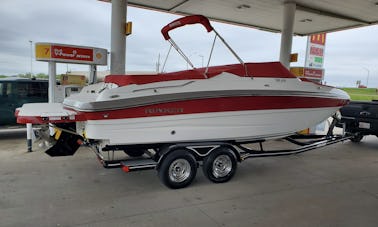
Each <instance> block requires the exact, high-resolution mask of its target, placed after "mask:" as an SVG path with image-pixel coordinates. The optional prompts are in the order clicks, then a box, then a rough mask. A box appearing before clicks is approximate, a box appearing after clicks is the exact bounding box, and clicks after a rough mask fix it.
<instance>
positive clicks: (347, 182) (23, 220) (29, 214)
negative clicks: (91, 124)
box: [0, 133, 378, 227]
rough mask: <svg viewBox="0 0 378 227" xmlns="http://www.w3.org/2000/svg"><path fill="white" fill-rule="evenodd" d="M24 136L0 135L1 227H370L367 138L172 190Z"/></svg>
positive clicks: (371, 146) (249, 165) (148, 175)
mask: <svg viewBox="0 0 378 227" xmlns="http://www.w3.org/2000/svg"><path fill="white" fill-rule="evenodd" d="M23 134H24V133H20V135H17V134H16V135H14V136H9V135H7V136H3V135H0V226H180V227H183V226H230V227H235V226H353V227H355V226H378V138H376V137H373V136H369V137H366V138H365V139H364V140H363V141H362V143H360V144H354V143H351V142H344V143H340V144H335V145H331V146H328V147H323V148H320V149H318V150H314V151H310V152H307V153H303V154H300V155H295V156H287V157H273V158H258V159H250V160H247V161H245V162H243V163H241V164H240V165H239V166H238V170H237V173H236V175H235V177H234V178H233V179H232V180H231V181H230V182H228V183H224V184H214V183H211V182H210V181H208V180H207V179H206V178H205V177H204V176H203V174H202V170H201V169H198V174H197V178H196V179H195V181H194V182H193V184H192V185H190V186H189V187H188V188H185V189H180V190H171V189H168V188H166V187H165V186H164V185H162V184H161V183H160V181H159V179H158V177H157V174H156V171H154V170H147V171H140V172H133V173H128V174H127V173H124V172H122V171H121V170H120V169H110V170H109V169H104V168H103V167H102V166H101V165H100V164H99V163H98V162H97V160H96V158H95V155H94V154H93V153H92V152H91V151H90V150H89V149H88V148H85V147H83V148H80V150H79V151H78V153H77V154H76V155H75V156H72V157H57V158H51V157H49V156H47V155H45V154H44V153H41V152H33V153H26V141H25V139H24V138H23V136H24V135H23ZM274 143H275V144H273V145H274V146H279V143H277V142H274Z"/></svg>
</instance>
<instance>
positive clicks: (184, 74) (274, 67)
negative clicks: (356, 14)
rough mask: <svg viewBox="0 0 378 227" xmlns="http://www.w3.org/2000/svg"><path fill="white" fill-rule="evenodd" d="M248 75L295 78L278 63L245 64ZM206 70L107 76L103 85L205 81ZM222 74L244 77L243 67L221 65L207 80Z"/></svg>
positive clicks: (210, 71) (210, 68) (212, 71)
mask: <svg viewBox="0 0 378 227" xmlns="http://www.w3.org/2000/svg"><path fill="white" fill-rule="evenodd" d="M245 66H246V69H247V72H248V75H249V76H253V77H275V78H295V76H294V75H293V74H292V73H291V72H290V71H288V70H287V69H286V68H285V67H284V66H283V65H282V64H281V63H280V62H263V63H246V64H245ZM205 70H206V68H198V69H192V70H184V71H178V72H171V73H159V74H155V75H151V74H149V75H143V74H141V75H108V76H106V77H105V80H104V81H105V83H114V84H117V85H118V86H126V85H129V84H138V85H140V84H147V83H154V82H162V81H171V80H193V79H206V78H205V76H204V72H205ZM222 72H227V73H231V74H234V75H237V76H246V72H245V69H244V66H243V65H241V64H233V65H222V66H212V67H209V70H208V72H207V74H206V75H207V78H211V77H214V76H216V75H219V74H220V73H222Z"/></svg>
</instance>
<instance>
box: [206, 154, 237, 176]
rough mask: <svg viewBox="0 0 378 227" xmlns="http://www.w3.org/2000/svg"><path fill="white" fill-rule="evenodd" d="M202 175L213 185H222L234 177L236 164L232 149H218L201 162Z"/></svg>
mask: <svg viewBox="0 0 378 227" xmlns="http://www.w3.org/2000/svg"><path fill="white" fill-rule="evenodd" d="M202 168H203V169H202V170H203V173H204V175H205V176H206V177H207V178H208V179H209V180H211V181H212V182H214V183H224V182H227V181H229V180H231V178H232V177H233V176H234V174H235V171H236V168H237V162H236V157H235V154H234V152H233V150H232V149H230V148H228V147H219V148H217V149H215V150H214V151H212V152H211V153H210V154H209V156H207V157H206V158H205V160H204V161H203V166H202Z"/></svg>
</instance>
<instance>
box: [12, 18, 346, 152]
mask: <svg viewBox="0 0 378 227" xmlns="http://www.w3.org/2000/svg"><path fill="white" fill-rule="evenodd" d="M193 23H200V24H203V25H204V26H205V28H206V29H207V31H208V32H210V31H214V32H215V30H214V29H213V27H212V26H211V25H210V23H209V21H208V20H207V18H205V17H203V16H189V17H184V18H181V19H178V20H176V21H174V22H172V23H170V24H168V25H167V26H165V27H164V28H163V29H162V33H163V35H164V37H165V39H167V40H168V41H170V42H171V44H172V45H173V46H174V47H175V48H176V49H177V50H178V51H179V53H181V54H182V55H183V57H184V58H185V59H186V60H188V63H189V64H190V65H192V64H191V62H190V61H189V59H188V58H187V57H186V56H185V55H184V54H183V53H182V51H181V50H180V49H179V48H178V47H177V46H176V44H175V43H174V42H173V40H172V39H171V38H170V37H169V35H168V32H169V31H170V30H172V29H174V28H177V27H180V26H183V25H186V24H193ZM215 33H216V37H218V36H219V34H218V33H217V32H215ZM221 40H222V41H223V39H222V38H221ZM226 46H227V47H229V46H228V45H227V44H226ZM230 50H231V51H232V49H231V48H230ZM232 53H234V52H233V51H232ZM234 54H235V53H234ZM210 56H211V54H210ZM235 56H236V57H237V55H236V54H235ZM237 58H238V59H239V60H240V58H239V57H237ZM240 61H241V60H240ZM348 101H349V96H348V95H347V94H346V93H345V92H343V91H341V90H339V89H336V88H333V87H329V86H324V85H320V84H316V83H312V82H310V81H303V80H300V79H298V78H297V77H295V76H294V75H293V74H291V73H290V72H289V71H288V70H287V69H286V68H285V67H283V66H282V65H281V63H279V62H269V63H243V62H242V61H241V63H240V64H233V65H223V66H213V67H205V68H197V69H196V68H194V67H193V69H192V70H185V71H180V72H173V73H160V74H157V75H109V76H107V77H106V78H105V82H104V83H99V84H94V85H90V86H87V87H85V88H84V89H83V90H82V91H81V92H80V93H79V94H76V95H72V96H70V97H68V98H66V99H65V100H64V102H63V104H57V103H54V104H49V103H41V104H25V105H24V106H23V107H22V108H21V109H19V112H18V114H17V115H18V116H17V121H18V123H23V124H24V123H33V124H48V123H52V124H57V125H59V124H61V123H75V124H76V132H75V133H78V134H79V135H81V136H83V137H84V138H85V139H88V140H90V141H101V143H100V144H107V145H109V144H110V145H111V144H126V145H139V144H143V145H145V144H156V143H178V142H193V141H246V140H258V139H269V138H278V137H285V136H287V135H290V134H293V133H295V132H297V131H299V130H302V129H304V128H308V127H311V126H313V125H315V124H317V123H319V122H321V121H323V120H325V119H326V118H328V117H329V116H331V115H332V114H333V113H335V112H336V111H337V110H338V109H339V108H340V107H342V106H343V105H345V104H346V103H347V102H348Z"/></svg>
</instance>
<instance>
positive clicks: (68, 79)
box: [60, 75, 86, 86]
mask: <svg viewBox="0 0 378 227" xmlns="http://www.w3.org/2000/svg"><path fill="white" fill-rule="evenodd" d="M85 82H86V81H85V76H82V75H61V76H60V84H61V85H69V84H77V85H81V86H84V85H85Z"/></svg>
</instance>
